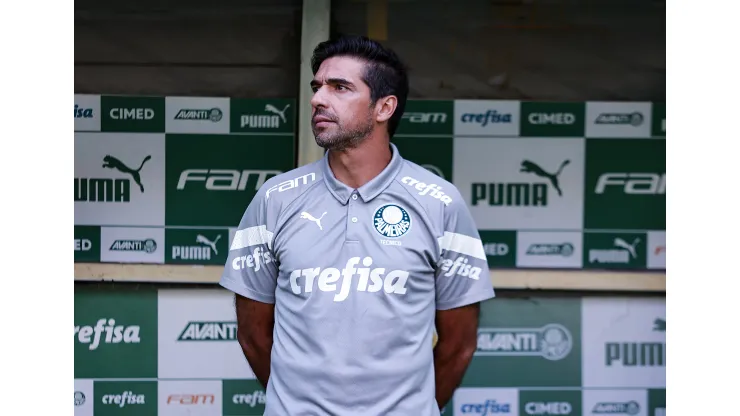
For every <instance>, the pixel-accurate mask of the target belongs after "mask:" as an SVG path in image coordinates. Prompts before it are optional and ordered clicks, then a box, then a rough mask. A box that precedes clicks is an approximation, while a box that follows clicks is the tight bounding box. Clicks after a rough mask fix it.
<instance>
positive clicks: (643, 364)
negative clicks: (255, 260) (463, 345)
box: [74, 288, 666, 416]
mask: <svg viewBox="0 0 740 416" xmlns="http://www.w3.org/2000/svg"><path fill="white" fill-rule="evenodd" d="M233 302H234V301H233V295H232V294H230V293H229V292H228V291H226V290H223V289H159V290H155V289H151V290H149V289H118V288H116V289H111V288H106V289H88V288H84V289H81V288H77V289H76V292H75V318H74V319H75V322H74V325H75V335H74V343H75V370H74V372H75V376H74V377H75V414H76V415H100V416H107V415H229V416H237V415H262V413H263V411H264V404H265V391H264V389H263V388H262V386H261V385H260V384H259V382H257V380H256V379H255V377H254V374H253V373H252V371H251V369H250V368H249V364H248V363H247V361H246V359H245V358H244V355H243V353H242V351H241V348H240V346H239V344H238V342H237V341H236V316H235V312H234V303H233ZM665 330H666V304H665V297H655V298H647V297H645V298H639V297H586V298H578V297H571V298H549V297H535V298H501V299H493V300H490V301H487V302H485V303H483V305H482V314H481V321H480V328H479V330H478V349H477V351H476V353H475V356H474V358H473V362H472V364H471V365H470V367H469V369H468V371H467V373H466V375H465V377H464V379H463V382H462V385H461V386H460V387H459V388H458V389H457V390H456V392H455V395H454V397H453V400H452V402H451V403H448V405H447V406H446V408H445V413H444V414H445V415H455V416H457V415H507V416H518V415H522V416H524V415H572V416H577V415H589V416H590V415H594V416H595V415H625V416H662V415H665V391H666V390H665V389H666V372H665V370H666V367H665V365H666V362H665V359H666V354H665V352H666V336H665ZM296 382H304V383H306V382H310V381H309V380H297V381H296Z"/></svg>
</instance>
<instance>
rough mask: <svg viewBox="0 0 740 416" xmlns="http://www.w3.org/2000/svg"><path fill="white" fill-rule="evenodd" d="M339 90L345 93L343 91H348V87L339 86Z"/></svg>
mask: <svg viewBox="0 0 740 416" xmlns="http://www.w3.org/2000/svg"><path fill="white" fill-rule="evenodd" d="M337 89H338V90H339V91H343V90H346V89H347V87H345V86H344V85H337Z"/></svg>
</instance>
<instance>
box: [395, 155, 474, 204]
mask: <svg viewBox="0 0 740 416" xmlns="http://www.w3.org/2000/svg"><path fill="white" fill-rule="evenodd" d="M396 181H397V182H398V183H400V185H401V187H402V188H405V189H406V190H407V191H408V192H409V193H410V194H412V195H413V196H414V198H416V200H417V201H419V203H420V204H421V205H423V206H425V207H428V208H430V209H432V210H434V211H437V210H440V211H450V210H454V209H458V208H459V207H460V205H461V204H462V206H465V201H463V198H462V195H461V194H460V192H459V191H458V189H457V187H455V185H453V184H452V183H451V182H449V181H447V180H446V179H444V178H442V177H441V176H439V175H437V174H435V173H433V172H431V171H430V170H428V169H427V168H424V167H422V166H420V165H418V164H416V163H414V162H411V161H409V160H404V164H403V167H402V168H401V171H400V173H399V174H398V176H397V177H396Z"/></svg>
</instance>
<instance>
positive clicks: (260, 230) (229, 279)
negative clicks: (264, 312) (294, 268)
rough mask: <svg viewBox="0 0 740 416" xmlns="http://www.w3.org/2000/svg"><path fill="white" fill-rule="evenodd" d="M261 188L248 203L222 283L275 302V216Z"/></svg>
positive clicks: (257, 299) (252, 295)
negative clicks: (271, 212) (269, 208)
mask: <svg viewBox="0 0 740 416" xmlns="http://www.w3.org/2000/svg"><path fill="white" fill-rule="evenodd" d="M267 209H268V206H267V203H266V200H265V198H264V192H263V191H262V190H261V191H260V192H258V193H257V195H255V197H254V198H253V199H252V201H251V202H250V204H249V206H248V207H247V209H246V211H245V212H244V215H243V216H242V219H241V221H240V223H239V227H238V229H237V231H236V233H234V239H233V240H232V241H231V246H230V247H229V257H228V259H227V261H226V265H225V266H224V271H223V274H222V275H221V280H220V282H219V284H220V285H221V286H223V287H224V288H226V289H228V290H231V291H232V292H235V293H238V294H240V295H242V296H244V297H246V298H249V299H254V300H256V301H259V302H264V303H275V287H276V285H277V277H278V267H277V264H276V263H275V261H274V259H275V256H274V253H273V235H274V220H273V221H270V220H272V219H273V216H272V215H269V214H270V213H269V212H268V211H267Z"/></svg>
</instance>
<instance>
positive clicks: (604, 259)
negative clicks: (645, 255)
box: [588, 237, 640, 264]
mask: <svg viewBox="0 0 740 416" xmlns="http://www.w3.org/2000/svg"><path fill="white" fill-rule="evenodd" d="M639 243H640V238H639V237H636V238H635V239H634V240H632V243H628V242H627V241H625V240H624V239H622V238H620V237H616V238H615V239H614V248H611V249H591V250H589V251H588V261H589V262H590V263H602V264H629V263H630V260H636V259H637V245H638V244H639Z"/></svg>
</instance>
